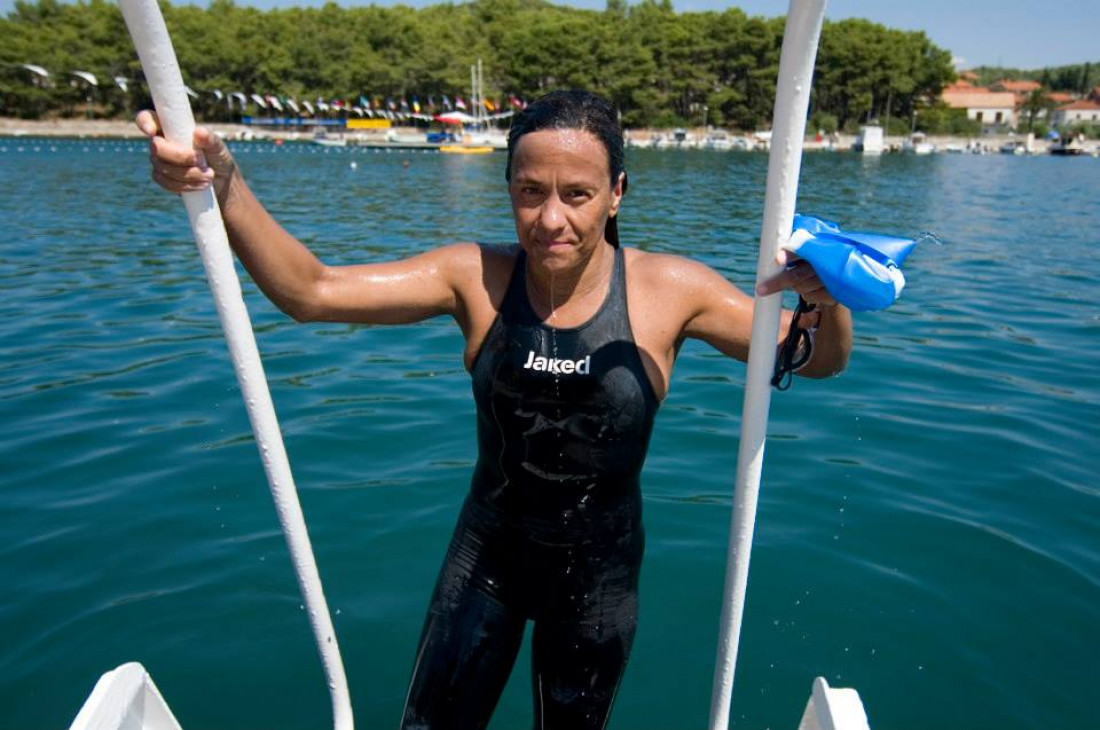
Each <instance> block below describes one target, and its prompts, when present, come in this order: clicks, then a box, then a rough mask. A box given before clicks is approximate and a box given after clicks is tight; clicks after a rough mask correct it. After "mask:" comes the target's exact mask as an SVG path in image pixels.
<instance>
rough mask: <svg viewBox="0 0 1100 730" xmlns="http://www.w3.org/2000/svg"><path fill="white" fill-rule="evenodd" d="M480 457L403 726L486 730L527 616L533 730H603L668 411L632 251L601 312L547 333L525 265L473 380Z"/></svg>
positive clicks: (628, 636)
mask: <svg viewBox="0 0 1100 730" xmlns="http://www.w3.org/2000/svg"><path fill="white" fill-rule="evenodd" d="M473 389H474V398H475V400H476V403H477V419H478V446H479V455H478V462H477V466H476V468H475V470H474V475H473V484H472V487H471V490H470V494H469V496H468V497H467V499H466V503H465V505H464V507H463V510H462V514H461V516H460V517H459V520H458V525H457V527H456V528H455V534H454V537H453V539H452V541H451V545H450V548H449V549H448V551H447V557H446V560H445V561H444V564H443V568H442V570H441V572H440V575H439V580H438V582H437V584H436V588H435V593H434V595H433V597H432V602H431V607H430V609H429V613H428V617H427V620H426V622H425V625H424V632H423V635H422V637H421V641H420V649H419V651H418V653H417V657H416V665H415V667H414V670H413V677H412V681H411V684H410V687H409V697H408V699H407V701H406V705H405V716H404V721H403V725H402V727H403V728H406V729H411V728H432V730H443V729H445V728H463V729H465V728H483V727H485V726H486V725H487V724H488V722H489V717H490V715H491V714H492V712H493V709H494V707H495V706H496V703H497V700H498V699H499V697H500V693H501V691H502V690H503V688H504V684H505V682H506V681H507V679H508V675H509V673H510V672H511V669H512V665H513V663H514V661H515V657H516V653H517V652H518V650H519V645H520V642H521V639H522V637H523V631H524V627H525V624H526V621H527V620H528V619H531V620H533V621H534V624H535V626H534V634H533V642H532V654H533V657H532V659H533V690H534V695H535V727H536V728H551V729H556V728H562V729H569V730H573V729H582V728H602V727H603V726H604V724H605V723H606V722H607V716H608V714H609V713H610V711H611V705H612V702H613V701H614V699H615V693H616V691H617V689H618V686H619V681H620V679H621V677H622V673H623V670H624V668H625V666H626V660H627V656H628V655H629V653H630V646H631V644H632V642H633V639H634V629H635V626H636V622H637V596H638V571H639V567H640V564H641V558H642V550H643V545H644V535H643V531H642V505H641V492H640V485H639V475H640V473H641V469H642V463H643V462H644V460H645V454H646V448H647V446H648V443H649V435H650V432H651V430H652V427H653V418H654V415H655V414H656V412H657V407H658V405H659V402H658V400H657V397H656V395H655V394H654V392H653V386H652V385H651V383H650V380H649V378H648V376H647V374H646V370H645V367H644V365H643V363H642V355H641V353H640V352H639V351H638V348H637V346H636V345H635V344H634V337H633V335H632V334H631V331H630V320H629V317H628V315H627V306H626V272H625V268H624V264H623V253H622V251H621V250H620V249H616V251H615V263H614V270H613V272H612V276H611V286H610V289H609V291H608V294H607V298H606V299H605V300H604V303H603V305H602V306H601V307H600V309H599V311H598V312H597V313H596V314H595V315H594V316H593V317H592V319H590V320H589V321H588V322H587V323H585V324H583V325H581V326H579V327H575V328H569V329H556V328H553V327H549V326H547V325H546V324H545V323H544V322H543V321H542V320H541V319H539V317H538V316H537V315H536V314H535V312H534V310H533V309H532V307H531V305H530V302H529V300H528V298H527V285H526V275H525V257H524V254H523V253H522V252H520V253H519V255H518V256H517V258H516V263H515V268H514V272H513V274H512V279H511V282H510V283H509V286H508V291H507V293H506V294H505V297H504V301H503V302H502V304H501V307H500V313H499V314H498V316H497V318H496V321H495V322H494V323H493V326H492V328H491V329H490V330H489V334H488V335H487V337H486V339H485V342H484V344H483V345H482V346H481V350H480V352H479V353H478V356H477V359H476V360H475V362H474V367H473Z"/></svg>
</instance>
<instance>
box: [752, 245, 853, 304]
mask: <svg viewBox="0 0 1100 730" xmlns="http://www.w3.org/2000/svg"><path fill="white" fill-rule="evenodd" d="M775 260H776V263H778V264H779V265H780V266H783V267H784V269H783V271H780V272H779V273H778V274H776V275H775V276H773V277H772V278H770V279H767V280H766V281H762V282H760V284H759V285H758V286H757V287H756V293H757V295H758V296H767V295H768V294H775V293H776V292H780V291H783V290H784V289H790V290H791V291H793V292H795V293H796V294H798V295H799V296H800V297H802V298H803V299H805V300H806V301H807V302H809V303H810V304H816V305H817V306H818V307H833V306H836V304H837V301H836V300H835V299H833V295H832V294H830V293H829V290H828V289H826V288H825V285H824V284H822V283H821V279H819V278H818V276H817V272H815V271H814V267H813V266H811V265H810V262H809V261H803V260H802V259H800V258H798V256H796V255H795V254H793V253H790V252H789V251H780V252H779V256H777V257H776V259H775Z"/></svg>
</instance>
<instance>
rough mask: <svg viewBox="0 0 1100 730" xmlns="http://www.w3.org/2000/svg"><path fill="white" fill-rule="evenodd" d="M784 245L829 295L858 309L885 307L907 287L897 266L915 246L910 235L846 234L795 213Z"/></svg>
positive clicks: (834, 226) (823, 222)
mask: <svg viewBox="0 0 1100 730" xmlns="http://www.w3.org/2000/svg"><path fill="white" fill-rule="evenodd" d="M792 228H793V230H792V231H791V238H790V240H789V241H788V242H787V243H785V244H784V245H783V246H782V248H783V249H784V250H786V251H790V252H792V253H795V254H798V256H799V258H803V259H806V260H807V261H809V262H810V264H811V265H812V266H813V267H814V271H815V272H817V275H818V277H819V278H820V279H821V282H822V283H823V284H824V285H825V288H826V289H828V290H829V293H830V294H832V295H833V298H834V299H836V300H837V301H838V302H840V303H841V304H843V305H844V306H846V307H848V308H849V309H851V310H853V311H856V312H865V311H871V310H876V309H886V307H889V306H890V305H891V304H893V303H894V302H895V301H896V300H897V298H898V296H900V295H901V290H902V288H903V287H904V286H905V276H904V275H903V274H902V273H901V268H900V267H901V264H902V262H904V261H905V259H906V257H907V256H908V255H909V252H910V251H912V250H913V247H914V246H916V245H917V242H916V241H915V240H913V239H910V238H897V237H895V236H880V235H878V234H876V233H848V232H846V231H841V230H840V227H839V226H838V225H837V224H836V223H833V222H832V221H826V220H821V219H820V218H813V217H811V216H808V215H795V217H794V225H793V226H792Z"/></svg>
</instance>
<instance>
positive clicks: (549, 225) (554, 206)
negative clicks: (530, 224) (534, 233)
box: [539, 195, 565, 231]
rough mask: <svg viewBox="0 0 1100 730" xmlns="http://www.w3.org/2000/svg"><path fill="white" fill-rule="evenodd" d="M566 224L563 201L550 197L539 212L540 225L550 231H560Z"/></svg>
mask: <svg viewBox="0 0 1100 730" xmlns="http://www.w3.org/2000/svg"><path fill="white" fill-rule="evenodd" d="M564 224H565V214H564V211H563V210H562V206H561V201H560V200H558V198H557V197H556V196H553V195H551V196H549V197H547V198H546V200H545V201H544V202H543V204H542V209H541V210H540V211H539V225H541V226H542V227H543V228H544V229H546V230H548V231H555V230H558V229H560V228H561V227H562V226H563V225H564Z"/></svg>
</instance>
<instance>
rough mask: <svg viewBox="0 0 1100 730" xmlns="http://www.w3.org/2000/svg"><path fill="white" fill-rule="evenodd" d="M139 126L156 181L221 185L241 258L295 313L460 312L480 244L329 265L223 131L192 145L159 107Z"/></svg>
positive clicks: (380, 320)
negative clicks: (262, 193) (249, 172)
mask: <svg viewBox="0 0 1100 730" xmlns="http://www.w3.org/2000/svg"><path fill="white" fill-rule="evenodd" d="M137 124H138V127H139V128H140V129H141V131H142V132H144V133H145V134H146V135H147V136H148V137H149V138H150V158H151V160H152V165H153V179H154V180H155V181H156V182H157V183H158V184H159V185H161V186H162V187H164V188H165V189H166V190H169V191H172V192H176V193H182V192H187V191H191V190H200V189H203V188H205V187H206V186H208V185H213V186H214V191H215V193H216V195H217V198H218V203H219V205H220V206H221V211H222V217H223V218H224V220H225V227H226V231H227V232H228V234H229V242H230V245H231V246H232V247H233V250H234V252H235V253H236V254H237V257H238V258H240V260H241V263H242V264H244V267H245V268H246V269H247V270H248V273H249V274H250V275H251V276H252V278H253V279H254V280H255V281H256V284H257V285H258V286H259V287H260V289H261V291H263V293H264V294H265V295H266V296H267V297H268V298H269V299H270V300H271V301H272V302H273V303H274V304H275V305H276V306H277V307H279V309H281V310H282V311H283V312H285V313H287V314H288V315H290V316H291V317H293V318H294V319H296V320H298V321H318V320H323V321H340V322H357V323H367V324H398V323H405V322H415V321H419V320H422V319H427V318H428V317H433V316H436V315H440V314H451V315H454V316H456V317H457V316H459V314H460V310H461V307H460V306H459V299H460V296H459V293H458V289H459V287H460V286H462V285H463V284H464V283H468V282H469V281H470V280H471V276H470V274H471V273H472V272H473V271H475V270H477V269H480V260H481V259H480V255H479V253H478V251H477V246H476V245H474V244H466V245H457V246H448V247H445V248H440V249H435V250H432V251H429V252H427V253H424V254H420V255H418V256H414V257H412V258H408V259H404V260H401V261H394V262H389V263H382V264H365V265H358V266H326V265H325V264H324V263H322V262H321V261H320V260H319V259H318V258H317V257H316V256H314V255H313V253H312V252H311V251H310V250H309V249H308V248H306V247H305V246H304V245H303V244H302V243H301V242H300V241H298V240H297V239H296V238H294V237H293V236H292V235H290V234H289V233H288V232H287V231H286V230H285V229H284V228H283V227H282V226H280V225H279V223H278V222H276V220H275V219H274V218H272V217H271V215H270V214H269V213H268V212H267V210H266V209H265V208H264V207H263V205H262V204H261V203H260V201H259V200H257V199H256V196H255V195H253V194H252V191H251V190H250V189H249V187H248V185H247V184H246V183H245V181H244V178H243V177H242V176H241V174H240V170H239V168H238V167H237V164H236V162H235V161H234V159H233V156H232V155H231V154H230V152H229V150H228V148H227V147H226V145H225V143H224V142H222V140H220V139H219V138H218V137H217V136H216V135H214V134H213V133H211V132H210V131H209V130H207V129H205V128H202V127H199V128H197V129H196V130H195V147H194V148H185V147H180V146H176V145H173V144H171V143H170V142H168V140H166V139H164V137H162V136H160V128H159V125H158V124H157V121H156V118H155V117H154V116H153V114H152V113H150V112H148V111H144V112H141V113H140V114H138V117H137ZM473 281H475V282H477V281H480V277H478V276H476V274H475V276H473ZM460 324H463V323H461V322H460Z"/></svg>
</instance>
